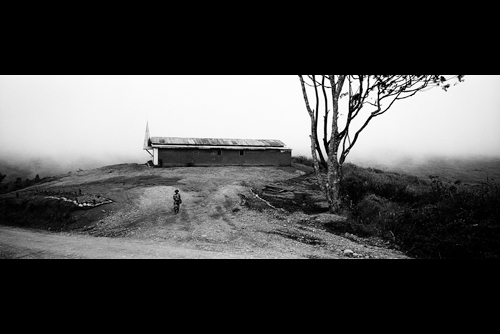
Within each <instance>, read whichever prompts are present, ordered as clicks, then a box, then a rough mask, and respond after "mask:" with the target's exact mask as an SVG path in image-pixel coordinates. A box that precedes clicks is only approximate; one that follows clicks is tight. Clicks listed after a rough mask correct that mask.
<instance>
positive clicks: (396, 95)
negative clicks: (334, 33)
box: [299, 75, 464, 213]
mask: <svg viewBox="0 0 500 334" xmlns="http://www.w3.org/2000/svg"><path fill="white" fill-rule="evenodd" d="M463 77H464V76H463V75H453V76H444V75H307V76H305V78H304V76H302V75H299V78H300V83H301V86H302V93H303V95H304V101H305V104H306V108H307V112H308V113H309V116H310V118H311V135H310V138H311V154H312V159H313V162H314V170H315V173H316V177H317V179H318V182H319V184H320V186H321V189H322V191H323V192H324V193H325V196H326V199H327V201H328V206H329V208H330V212H331V213H335V212H338V210H339V209H340V204H341V201H340V180H341V179H342V165H343V163H344V161H345V159H346V157H347V155H348V154H349V152H351V150H352V148H353V146H354V145H355V144H356V142H357V140H358V138H359V135H360V133H361V132H362V131H363V130H364V129H365V128H366V126H367V125H368V124H369V123H370V122H371V121H372V120H373V118H375V117H377V116H380V115H382V114H384V113H385V112H386V111H387V110H389V109H390V108H391V107H392V105H393V104H394V102H396V101H398V100H403V99H406V98H409V97H411V96H413V95H415V94H416V93H417V92H420V91H426V90H427V89H430V88H432V87H436V86H439V87H441V88H443V89H444V90H445V91H446V90H447V89H448V88H449V87H450V86H451V83H452V82H455V84H456V83H458V82H462V81H463ZM306 86H307V87H309V88H306ZM308 90H309V93H308ZM311 90H313V91H314V101H315V107H314V109H312V108H311V105H310V104H309V96H310V95H313V94H312V93H311ZM320 90H321V97H320V92H319V91H320ZM329 96H330V99H329ZM320 105H322V106H323V111H322V112H320ZM340 108H342V110H341V109H340ZM321 114H323V120H322V122H323V127H322V128H323V129H322V130H323V139H322V141H320V140H319V138H318V120H319V118H320V117H321ZM329 128H330V130H329ZM321 170H324V171H326V173H322V172H321Z"/></svg>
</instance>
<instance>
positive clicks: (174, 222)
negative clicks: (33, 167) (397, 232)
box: [0, 164, 406, 258]
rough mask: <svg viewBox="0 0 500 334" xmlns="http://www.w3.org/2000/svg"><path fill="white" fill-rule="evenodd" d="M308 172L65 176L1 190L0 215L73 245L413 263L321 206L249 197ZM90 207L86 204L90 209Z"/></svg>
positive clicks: (205, 170) (120, 168)
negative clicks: (135, 244) (177, 203)
mask: <svg viewBox="0 0 500 334" xmlns="http://www.w3.org/2000/svg"><path fill="white" fill-rule="evenodd" d="M305 170H307V168H303V167H300V166H298V165H295V166H293V167H236V166H234V167H189V168H149V167H147V166H145V165H138V164H120V165H113V166H106V167H102V168H97V169H92V170H87V171H81V172H77V173H68V174H65V175H61V176H58V177H56V178H54V179H53V180H52V181H50V182H46V183H43V184H38V185H36V186H32V187H29V188H25V189H23V190H20V191H18V197H17V196H16V194H15V193H8V194H4V195H2V196H0V219H1V222H2V224H3V225H11V226H17V227H25V228H26V227H30V228H38V229H44V230H50V231H64V232H65V233H70V235H74V236H75V242H80V241H78V240H76V239H78V236H77V235H88V236H95V237H101V238H118V239H120V240H124V239H127V240H131V241H132V240H137V241H141V242H142V241H144V242H148V243H155V244H157V245H158V247H160V246H161V245H164V246H165V245H169V246H175V245H178V246H179V247H182V248H183V249H197V250H201V251H210V252H215V254H217V253H218V254H220V257H221V258H222V257H228V256H227V255H228V254H232V256H233V257H237V256H238V254H239V255H242V256H243V255H245V254H246V255H248V254H251V255H252V256H246V257H252V258H269V257H273V258H346V257H347V258H349V257H354V258H406V256H405V255H403V254H402V253H400V252H398V251H395V250H392V249H387V248H385V247H382V245H381V244H379V243H377V242H371V241H370V242H369V241H367V240H362V239H360V238H355V237H354V236H348V237H349V238H344V237H341V236H337V235H335V234H332V233H329V232H328V231H327V230H328V229H327V228H326V226H327V225H328V224H335V222H336V221H342V220H344V219H345V218H344V217H341V216H335V215H330V214H327V213H321V212H320V211H321V210H316V213H312V212H309V214H304V213H303V212H301V211H295V212H293V213H290V212H287V211H284V210H282V209H279V208H272V207H271V206H269V204H268V203H266V202H265V201H263V200H262V199H260V198H259V197H258V196H256V195H255V194H256V192H255V191H252V189H262V188H265V186H266V185H270V184H275V183H277V182H281V181H284V180H288V179H291V178H296V177H299V176H301V175H304V174H305V173H306V172H305ZM175 189H179V190H180V192H181V195H182V200H183V204H182V205H181V211H180V213H179V214H178V215H175V214H174V213H173V210H172V209H173V200H172V196H173V193H174V190H175ZM309 195H310V198H313V199H314V200H313V201H310V202H311V203H312V205H313V206H314V205H315V206H316V208H321V207H324V203H323V204H321V198H320V196H317V195H315V194H309ZM303 196H307V195H303ZM304 198H305V197H304ZM108 200H109V201H108ZM93 201H95V202H93ZM296 201H297V200H296ZM85 202H86V203H89V204H88V205H89V206H83V205H82V203H85ZM75 203H78V204H80V205H82V206H77V205H76V204H75ZM93 203H94V204H93ZM94 205H95V206H94ZM101 238H99V240H101ZM113 240H115V239H113ZM9 254H11V253H9ZM225 255H226V256H225ZM9 256H10V255H9ZM75 257H77V255H75ZM82 257H84V256H82ZM179 257H186V256H180V255H179ZM187 257H189V256H187ZM214 257H217V256H214ZM243 257H245V256H243Z"/></svg>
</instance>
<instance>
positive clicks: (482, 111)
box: [0, 75, 500, 164]
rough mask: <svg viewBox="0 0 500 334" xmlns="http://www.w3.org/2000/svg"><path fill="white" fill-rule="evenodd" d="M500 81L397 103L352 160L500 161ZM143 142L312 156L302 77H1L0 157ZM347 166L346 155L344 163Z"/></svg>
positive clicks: (97, 155) (97, 151) (84, 153)
mask: <svg viewBox="0 0 500 334" xmlns="http://www.w3.org/2000/svg"><path fill="white" fill-rule="evenodd" d="M499 93H500V76H474V75H466V76H465V82H463V83H461V84H459V85H457V86H456V87H451V88H450V89H449V91H448V92H444V91H442V90H441V89H439V88H435V89H433V90H430V91H427V92H423V93H418V94H417V95H416V96H414V97H412V98H409V99H407V100H403V101H398V102H396V103H395V104H394V106H393V107H392V109H391V110H389V111H388V112H387V113H386V114H384V115H382V116H380V117H378V118H376V119H374V120H373V122H372V123H371V124H370V125H369V127H368V128H366V130H365V132H364V133H363V134H362V135H361V136H360V139H359V141H358V143H357V144H356V145H357V146H356V147H355V148H354V149H353V151H352V153H351V155H352V160H353V161H355V160H356V159H363V158H367V157H373V156H387V157H389V156H396V155H400V154H408V155H411V156H421V155H425V154H440V155H448V156H449V155H452V156H453V155H462V156H472V155H477V154H480V155H489V156H500V131H499V129H500V95H499ZM146 122H149V129H150V133H151V136H165V137H170V136H172V137H220V138H255V139H280V140H282V141H283V142H284V143H285V144H286V145H287V146H289V147H290V148H292V149H293V151H292V154H293V155H307V156H310V149H309V148H310V142H309V137H308V136H309V130H310V126H309V116H308V114H307V112H306V108H305V104H304V100H303V97H302V91H301V86H300V81H299V79H298V77H297V76H296V75H289V76H281V75H280V76H261V75H259V76H245V75H244V76H239V75H234V76H193V75H189V76H164V75H158V76H128V75H123V76H114V75H113V76H93V75H92V76H80V75H76V76H75V75H65V76H59V75H57V76H56V75H54V76H44V75H36V76H28V75H19V76H16V75H2V76H0V143H1V145H0V158H6V157H12V156H15V157H17V158H24V157H26V158H32V157H45V156H48V157H51V158H55V159H58V160H60V161H62V160H65V161H75V160H80V161H82V159H83V160H88V161H102V162H103V163H104V164H109V163H118V162H137V163H145V162H146V161H147V160H149V159H150V156H149V155H148V154H147V153H146V152H145V151H143V150H142V144H143V139H144V131H145V128H146ZM348 160H349V159H348Z"/></svg>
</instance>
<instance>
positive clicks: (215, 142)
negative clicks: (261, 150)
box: [151, 137, 285, 147]
mask: <svg viewBox="0 0 500 334" xmlns="http://www.w3.org/2000/svg"><path fill="white" fill-rule="evenodd" d="M155 144H156V145H196V146H253V147H285V144H284V143H283V142H282V141H280V140H276V139H227V138H181V137H151V145H155Z"/></svg>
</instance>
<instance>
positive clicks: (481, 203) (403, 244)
mask: <svg viewBox="0 0 500 334" xmlns="http://www.w3.org/2000/svg"><path fill="white" fill-rule="evenodd" d="M430 180H431V182H425V181H423V180H420V179H419V180H415V179H414V178H412V177H409V176H406V175H399V174H397V173H383V172H382V173H381V172H380V171H378V170H369V169H361V168H359V167H357V166H349V168H348V170H347V171H346V173H345V177H344V179H343V180H342V190H343V193H342V196H343V201H344V206H345V207H347V208H349V217H350V220H351V223H350V224H351V226H353V225H354V226H355V225H363V226H365V227H366V229H365V230H364V232H370V233H372V235H376V236H379V237H382V238H386V239H387V240H390V241H391V242H393V244H397V245H398V246H399V247H400V248H401V249H402V250H404V251H406V252H407V253H408V254H410V255H412V256H415V257H420V258H498V257H499V256H500V186H499V185H498V184H495V183H485V184H482V185H479V186H466V185H463V184H462V183H461V182H460V181H455V182H454V183H445V182H443V181H441V180H440V178H439V177H438V176H434V175H431V176H430ZM356 229H357V230H360V228H354V229H353V228H351V230H356Z"/></svg>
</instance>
